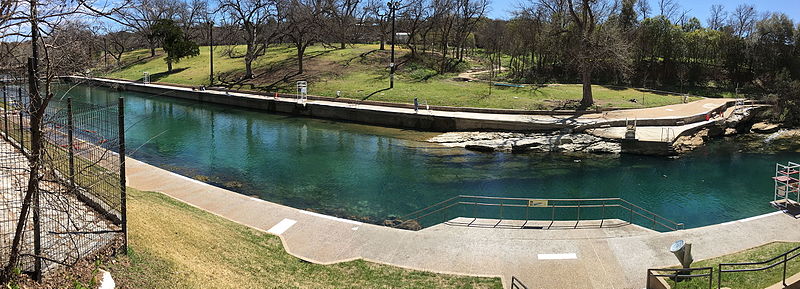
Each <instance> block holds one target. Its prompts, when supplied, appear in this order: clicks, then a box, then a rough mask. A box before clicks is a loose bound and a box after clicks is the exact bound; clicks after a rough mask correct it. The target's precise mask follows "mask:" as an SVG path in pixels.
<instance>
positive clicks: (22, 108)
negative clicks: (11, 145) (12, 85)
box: [17, 86, 25, 154]
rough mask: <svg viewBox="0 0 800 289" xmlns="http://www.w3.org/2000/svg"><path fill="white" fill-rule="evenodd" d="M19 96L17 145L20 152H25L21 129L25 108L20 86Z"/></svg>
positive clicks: (23, 134)
mask: <svg viewBox="0 0 800 289" xmlns="http://www.w3.org/2000/svg"><path fill="white" fill-rule="evenodd" d="M17 96H18V97H19V146H20V150H22V153H23V154H24V153H25V131H24V130H23V129H22V127H23V125H22V111H24V110H25V102H23V101H22V86H20V87H19V88H18V89H17Z"/></svg>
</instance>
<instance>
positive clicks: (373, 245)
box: [127, 158, 800, 288]
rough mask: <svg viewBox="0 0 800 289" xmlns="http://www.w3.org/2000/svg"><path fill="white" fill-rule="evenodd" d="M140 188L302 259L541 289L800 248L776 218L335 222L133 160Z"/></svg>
mask: <svg viewBox="0 0 800 289" xmlns="http://www.w3.org/2000/svg"><path fill="white" fill-rule="evenodd" d="M127 171H128V182H129V185H130V186H131V187H134V188H137V189H140V190H147V191H159V192H163V193H165V194H167V195H169V196H172V197H174V198H176V199H178V200H181V201H184V202H186V203H188V204H190V205H193V206H196V207H199V208H201V209H204V210H207V211H209V212H211V213H214V214H217V215H220V216H222V217H225V218H228V219H230V220H233V221H235V222H238V223H241V224H244V225H247V226H250V227H253V228H256V229H259V230H263V231H267V232H269V233H271V234H275V235H279V236H280V238H281V240H282V241H283V244H284V247H285V248H286V250H287V251H288V252H289V253H290V254H292V255H294V256H297V257H299V258H301V259H304V260H307V261H310V262H314V263H320V264H331V263H337V262H343V261H349V260H354V259H359V258H361V259H365V260H368V261H372V262H377V263H383V264H389V265H394V266H399V267H404V268H411V269H418V270H426V271H432V272H439V273H452V274H468V275H476V276H500V277H502V278H503V284H504V286H508V284H509V282H510V281H511V276H516V277H517V278H519V279H520V280H522V282H523V283H525V284H527V285H529V286H534V287H536V288H642V287H644V282H645V272H646V269H647V268H653V267H662V266H668V265H675V264H676V263H677V261H676V260H675V257H674V256H673V255H672V254H671V253H669V250H668V248H669V246H670V244H672V242H674V241H675V240H678V239H683V240H686V241H687V242H690V243H693V254H694V256H695V259H697V260H699V259H704V258H710V257H714V256H719V255H723V254H729V253H733V252H736V251H740V250H743V249H746V248H750V247H754V246H758V245H761V244H764V243H766V242H770V241H778V240H781V241H800V220H797V219H794V218H792V217H789V216H786V215H784V214H782V213H779V212H776V213H771V214H767V215H761V216H757V217H753V218H748V219H743V220H738V221H732V222H727V223H723V224H718V225H712V226H707V227H701V228H695V229H687V230H680V231H675V232H669V233H657V232H655V231H651V230H647V229H643V228H641V227H638V226H636V225H628V226H618V227H612V228H604V229H593V228H585V229H568V230H507V229H491V228H485V229H483V228H474V227H463V226H449V225H436V226H433V227H430V228H426V229H424V230H421V231H406V230H400V229H393V228H389V227H384V226H378V225H372V224H365V223H361V222H357V221H352V220H345V219H339V218H334V217H330V216H326V215H322V214H317V213H313V212H308V211H303V210H298V209H294V208H290V207H286V206H283V205H279V204H275V203H271V202H267V201H263V200H260V199H256V198H252V197H248V196H244V195H241V194H237V193H234V192H231V191H227V190H225V189H221V188H217V187H214V186H212V185H208V184H205V183H202V182H199V181H196V180H193V179H189V178H186V177H183V176H180V175H177V174H174V173H171V172H168V171H165V170H163V169H160V168H157V167H154V166H151V165H148V164H146V163H142V162H139V161H137V160H134V159H131V158H129V159H128V161H127Z"/></svg>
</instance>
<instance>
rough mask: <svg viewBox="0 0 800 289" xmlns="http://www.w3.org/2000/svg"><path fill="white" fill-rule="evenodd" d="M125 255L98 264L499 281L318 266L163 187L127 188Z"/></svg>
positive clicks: (257, 278)
mask: <svg viewBox="0 0 800 289" xmlns="http://www.w3.org/2000/svg"><path fill="white" fill-rule="evenodd" d="M128 198H129V200H128V214H129V215H128V228H129V230H130V233H129V240H130V254H129V255H128V256H127V257H126V256H122V257H118V258H117V261H116V262H114V263H106V264H103V267H106V268H107V269H109V270H110V271H111V273H112V275H113V276H114V279H115V280H116V282H117V284H118V285H122V286H121V287H122V288H502V285H501V283H500V279H499V278H478V277H464V276H453V275H442V274H434V273H428V272H421V271H413V270H406V269H401V268H397V267H392V266H386V265H379V264H375V263H370V262H366V261H361V260H358V261H351V262H346V263H340V264H335V265H329V266H324V265H316V264H311V263H308V262H305V261H302V260H300V259H298V258H295V257H293V256H291V255H289V254H288V253H286V252H285V251H284V250H283V245H282V244H281V242H280V240H279V238H278V237H276V236H272V235H269V234H267V233H263V232H261V231H257V230H254V229H251V228H248V227H245V226H243V225H240V224H237V223H234V222H231V221H228V220H225V219H223V218H220V217H218V216H216V215H212V214H210V213H207V212H205V211H202V210H199V209H197V208H194V207H191V206H189V205H186V204H184V203H181V202H178V201H176V200H174V199H172V198H170V197H167V196H165V195H162V194H160V193H153V192H141V191H137V190H134V189H129V190H128Z"/></svg>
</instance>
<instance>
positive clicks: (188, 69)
mask: <svg viewBox="0 0 800 289" xmlns="http://www.w3.org/2000/svg"><path fill="white" fill-rule="evenodd" d="M231 49H232V50H233V51H234V53H233V55H234V56H241V55H242V54H243V52H244V46H241V45H239V46H234V47H228V46H220V47H216V48H215V53H214V70H215V73H216V74H220V75H223V76H224V77H225V78H226V79H235V78H236V77H237V76H239V75H241V74H242V71H243V70H244V60H243V59H242V58H241V57H234V58H232V57H230V56H228V55H226V53H224V52H225V51H226V50H231ZM377 49H378V45H371V44H363V45H355V46H352V47H348V48H346V49H335V48H329V47H323V46H311V47H309V48H308V49H307V51H306V61H305V64H306V65H305V67H306V72H305V73H304V74H302V75H295V74H296V73H295V72H296V71H297V68H296V65H295V62H296V60H295V50H294V48H292V47H290V46H287V45H275V46H273V47H271V48H270V49H269V50H268V52H267V54H266V55H264V56H261V57H260V58H258V59H257V60H256V61H255V63H254V65H253V67H254V73H255V74H256V75H258V76H257V78H256V79H254V80H252V81H250V83H251V84H254V85H256V86H257V88H252V87H250V86H238V87H235V88H240V89H266V90H270V91H274V90H278V91H282V92H295V91H294V82H295V81H296V80H302V79H304V80H308V81H309V94H312V95H321V96H331V97H334V96H336V92H337V91H340V92H341V96H342V97H346V98H352V99H368V100H376V101H389V102H402V103H411V102H413V99H414V98H415V97H417V98H419V100H420V101H421V102H422V103H423V104H424V103H427V104H430V105H447V106H469V107H488V108H507V109H553V108H557V107H562V106H564V104H565V102H566V101H572V102H573V103H572V104H571V105H573V106H574V105H576V104H575V103H576V102H577V101H578V100H580V98H581V94H582V91H581V85H579V84H562V85H550V86H545V87H538V88H537V87H524V88H513V87H505V88H504V87H498V86H495V87H492V89H491V93H490V87H489V84H488V83H485V82H462V81H456V80H453V78H454V77H455V76H456V74H446V75H436V76H433V77H430V78H427V79H426V78H425V77H420V75H425V71H424V69H421V68H418V67H413V66H408V65H405V66H404V65H401V66H399V67H398V74H397V76H396V78H395V88H394V89H392V90H384V89H386V88H388V86H389V74H388V68H387V67H386V63H388V61H389V56H388V55H389V52H388V51H379V50H377ZM406 52H407V51H406V50H403V49H398V55H399V56H398V59H402V55H404V54H405V53H406ZM147 57H149V50H136V51H132V52H129V53H127V54H126V55H125V56H124V61H123V63H128V64H127V65H126V66H124V67H123V68H122V69H119V70H117V71H114V72H111V73H108V74H106V76H108V77H114V78H122V79H129V80H138V79H141V77H142V73H143V72H148V73H150V74H151V81H154V82H155V81H158V82H164V83H176V84H185V85H198V86H199V85H208V83H209V80H208V73H209V69H208V66H209V49H208V47H207V46H206V47H201V48H200V55H199V56H196V57H191V58H186V59H184V60H182V61H181V62H179V63H177V64H175V65H174V71H173V72H172V73H167V72H166V70H167V65H166V63H165V62H164V60H163V57H164V55H163V52H160V51H159V55H158V56H156V57H155V58H147ZM287 76H288V81H283V79H284V77H287ZM265 87H268V88H265ZM593 92H594V98H595V102H596V104H597V105H598V106H601V107H623V108H640V107H653V106H662V105H668V104H675V103H680V102H681V101H682V98H681V96H679V95H674V94H658V93H653V92H645V91H639V90H636V89H618V88H611V87H605V86H599V85H595V86H594V87H593ZM632 99H636V102H632V101H630V100H632ZM695 99H696V98H692V99H691V100H695Z"/></svg>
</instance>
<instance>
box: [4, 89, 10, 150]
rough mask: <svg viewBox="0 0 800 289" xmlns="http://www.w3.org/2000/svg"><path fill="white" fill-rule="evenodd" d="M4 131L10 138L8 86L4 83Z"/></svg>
mask: <svg viewBox="0 0 800 289" xmlns="http://www.w3.org/2000/svg"><path fill="white" fill-rule="evenodd" d="M3 125H4V127H3V133H5V134H6V138H8V137H9V136H8V87H7V86H5V85H3Z"/></svg>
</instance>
